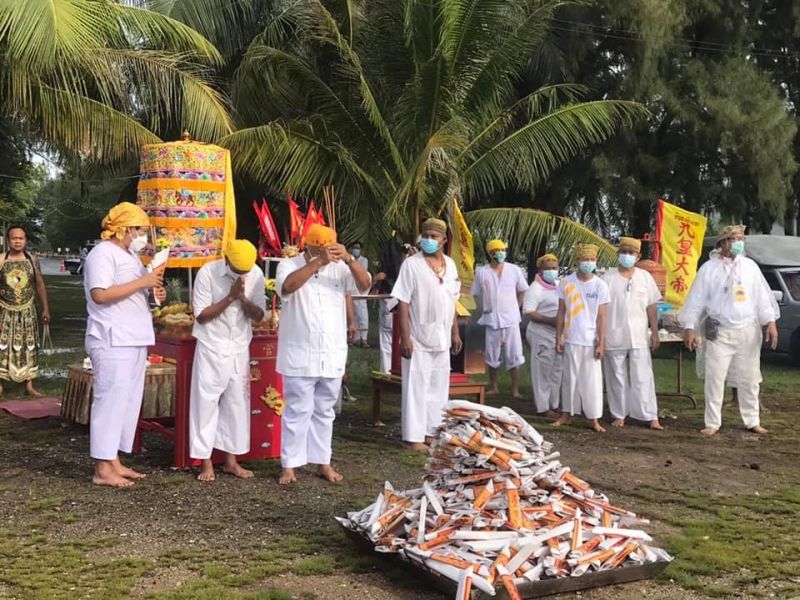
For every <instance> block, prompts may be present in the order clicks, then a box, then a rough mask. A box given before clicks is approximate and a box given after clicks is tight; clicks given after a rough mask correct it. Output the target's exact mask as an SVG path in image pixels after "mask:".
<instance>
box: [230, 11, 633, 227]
mask: <svg viewBox="0 0 800 600" xmlns="http://www.w3.org/2000/svg"><path fill="white" fill-rule="evenodd" d="M560 5H561V3H560V2H555V1H547V0H544V1H543V0H471V1H468V0H462V1H452V0H424V1H422V0H403V1H397V0H370V1H369V2H355V1H348V2H326V3H323V2H320V1H315V0H306V1H294V2H276V3H275V7H274V13H273V15H274V16H273V18H272V20H270V21H269V22H267V23H266V24H265V27H264V29H263V31H261V32H260V33H259V34H258V36H256V37H255V38H254V39H253V41H252V43H251V44H250V45H249V46H248V48H247V51H246V52H245V54H244V56H243V58H242V61H241V65H240V66H239V68H238V69H237V71H236V74H235V77H234V81H233V88H232V100H233V105H234V108H235V114H236V116H237V122H236V125H237V127H238V129H237V131H235V132H233V133H232V134H230V135H228V136H226V137H225V138H223V140H222V142H221V143H222V144H223V145H226V146H228V147H229V148H230V149H231V151H232V155H233V159H234V167H235V168H236V169H237V170H238V171H239V172H240V173H246V174H248V175H250V176H251V177H252V178H253V179H255V180H256V181H258V182H261V183H262V184H265V185H268V184H272V185H274V184H275V183H276V182H277V183H278V184H279V186H280V187H281V188H283V189H288V190H292V191H293V192H294V193H295V194H300V195H308V196H316V197H320V196H321V189H322V187H323V186H325V185H329V184H332V185H333V186H334V187H335V189H336V193H337V197H338V204H337V206H338V209H339V211H340V213H341V214H340V215H339V216H338V217H337V218H338V219H339V222H342V219H344V220H345V221H346V224H347V229H348V234H349V235H351V236H352V237H353V238H356V237H358V238H367V237H373V238H375V237H379V236H380V235H386V234H388V232H389V229H390V227H396V228H398V229H401V230H405V231H406V232H407V233H410V232H412V231H413V230H414V229H415V228H416V226H417V219H418V218H419V216H421V215H427V214H439V213H441V212H442V210H443V209H444V208H445V206H446V204H447V203H448V202H449V201H450V200H451V199H452V198H453V197H454V196H461V197H463V198H464V200H465V203H466V205H467V207H481V206H484V205H485V204H486V199H487V198H488V197H489V196H490V195H491V194H493V193H496V192H497V191H498V190H503V189H506V190H511V191H523V192H529V191H530V190H531V189H532V188H534V187H535V186H538V185H541V184H542V183H543V182H544V181H545V180H546V179H547V177H548V176H549V174H550V173H551V172H552V171H553V170H554V169H556V168H558V167H559V166H561V165H563V164H565V163H566V162H567V161H569V160H570V159H571V158H573V157H574V156H576V155H578V154H579V153H581V152H582V151H583V150H585V149H586V148H588V147H590V146H592V145H593V144H596V143H598V142H600V141H602V140H605V139H607V138H608V137H609V136H610V135H612V134H613V133H614V132H616V131H617V130H619V129H620V128H621V127H624V126H629V125H631V124H632V123H633V122H635V121H636V120H637V119H641V118H642V117H644V116H645V115H646V112H645V111H644V109H643V108H642V107H641V106H640V105H638V104H636V103H632V102H626V101H612V100H594V101H590V102H583V101H581V100H580V98H581V96H582V95H583V94H584V93H585V90H584V89H583V88H582V87H581V86H576V85H570V84H553V85H543V86H540V87H538V88H536V89H533V90H530V91H529V92H527V93H525V94H523V95H520V94H518V92H517V89H516V82H517V80H518V79H519V77H520V73H521V71H522V69H524V68H525V66H526V65H527V64H528V63H529V61H530V57H531V56H533V55H534V54H535V53H536V52H537V49H538V48H539V47H540V46H541V45H542V43H543V41H544V40H545V39H546V38H547V36H548V35H549V31H550V29H549V28H550V24H551V18H552V16H553V14H554V13H555V12H556V10H557V9H558V8H559V6H560ZM517 216H518V217H519V218H525V219H530V218H531V217H532V215H531V213H517ZM343 224H344V223H343ZM389 224H391V226H390V225H389Z"/></svg>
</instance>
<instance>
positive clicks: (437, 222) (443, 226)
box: [420, 219, 447, 235]
mask: <svg viewBox="0 0 800 600" xmlns="http://www.w3.org/2000/svg"><path fill="white" fill-rule="evenodd" d="M420 231H438V232H439V233H441V234H442V235H445V234H446V233H447V223H445V222H444V221H442V220H441V219H426V220H425V222H424V223H423V224H422V227H421V228H420Z"/></svg>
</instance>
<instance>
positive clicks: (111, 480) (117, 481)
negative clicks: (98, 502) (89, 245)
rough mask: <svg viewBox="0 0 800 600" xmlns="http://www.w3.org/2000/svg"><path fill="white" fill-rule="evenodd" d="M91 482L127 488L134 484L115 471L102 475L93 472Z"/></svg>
mask: <svg viewBox="0 0 800 600" xmlns="http://www.w3.org/2000/svg"><path fill="white" fill-rule="evenodd" d="M92 483H93V484H95V485H107V486H109V487H115V488H129V487H133V485H134V484H133V482H132V481H131V480H130V479H125V478H124V477H123V476H122V475H119V474H117V473H116V472H113V473H108V474H106V475H103V476H101V475H98V474H97V473H95V474H94V476H93V477H92Z"/></svg>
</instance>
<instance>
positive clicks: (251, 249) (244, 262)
mask: <svg viewBox="0 0 800 600" xmlns="http://www.w3.org/2000/svg"><path fill="white" fill-rule="evenodd" d="M257 254H258V253H257V252H256V247H255V246H253V244H251V243H250V242H249V241H247V240H231V241H230V242H228V245H227V247H226V248H225V258H227V259H228V262H229V263H230V265H231V267H233V269H234V270H236V271H239V272H240V273H248V272H250V269H252V268H253V265H255V264H256V255H257Z"/></svg>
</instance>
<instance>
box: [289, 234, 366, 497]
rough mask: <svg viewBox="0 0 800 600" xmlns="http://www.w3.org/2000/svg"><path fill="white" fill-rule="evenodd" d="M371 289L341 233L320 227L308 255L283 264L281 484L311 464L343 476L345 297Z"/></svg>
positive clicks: (332, 477)
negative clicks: (339, 431) (337, 422)
mask: <svg viewBox="0 0 800 600" xmlns="http://www.w3.org/2000/svg"><path fill="white" fill-rule="evenodd" d="M369 287H370V276H369V273H367V271H366V270H365V269H364V267H363V266H362V265H361V264H360V263H359V262H358V261H357V260H356V259H355V258H354V257H353V256H352V255H350V253H349V252H348V251H347V249H346V248H345V247H344V246H342V245H341V244H338V243H337V242H336V232H335V231H333V229H331V228H330V227H325V226H324V225H320V224H316V223H315V224H314V225H311V227H309V229H308V233H307V235H306V240H305V250H304V252H303V253H302V254H300V255H298V256H296V257H294V258H287V259H284V260H282V261H281V262H280V264H279V265H278V272H277V274H276V276H275V289H276V291H277V293H278V295H279V296H280V298H281V326H280V328H279V329H278V362H277V371H278V373H280V374H281V375H283V391H284V398H285V400H286V407H285V409H284V412H283V416H282V418H281V466H282V467H283V472H282V473H281V477H280V479H279V480H278V483H280V484H281V485H287V484H289V483H293V482H295V481H297V477H296V474H295V470H296V469H297V468H299V467H302V466H304V465H306V464H308V463H311V464H316V465H319V475H320V476H321V477H323V478H324V479H327V480H328V481H331V482H335V481H341V479H342V475H341V474H339V473H337V472H336V471H335V470H334V469H333V467H332V466H331V438H332V437H333V421H334V418H335V416H336V414H335V410H334V407H335V405H336V402H337V400H338V398H339V390H340V388H341V385H342V376H343V375H344V372H345V365H346V363H347V308H346V306H347V300H346V296H347V295H348V294H358V293H362V294H363V293H364V292H366V291H367V290H368V289H369Z"/></svg>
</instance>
